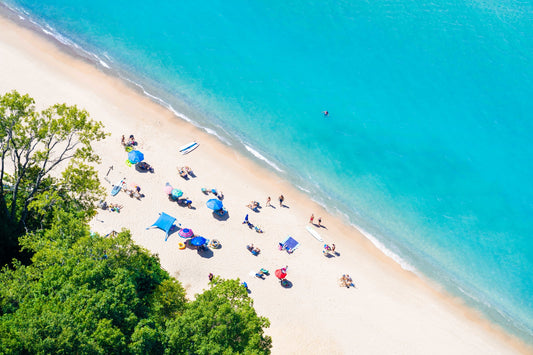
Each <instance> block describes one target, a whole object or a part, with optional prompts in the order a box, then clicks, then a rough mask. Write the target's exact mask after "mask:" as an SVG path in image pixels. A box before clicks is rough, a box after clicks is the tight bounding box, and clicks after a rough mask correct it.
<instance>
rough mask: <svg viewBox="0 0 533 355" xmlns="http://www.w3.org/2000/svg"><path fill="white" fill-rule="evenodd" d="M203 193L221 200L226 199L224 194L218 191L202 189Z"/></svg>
mask: <svg viewBox="0 0 533 355" xmlns="http://www.w3.org/2000/svg"><path fill="white" fill-rule="evenodd" d="M202 192H203V193H204V194H206V195H209V194H213V195H215V197H217V198H218V199H219V200H222V199H223V198H224V194H223V193H222V191H218V190H217V189H206V188H205V187H202Z"/></svg>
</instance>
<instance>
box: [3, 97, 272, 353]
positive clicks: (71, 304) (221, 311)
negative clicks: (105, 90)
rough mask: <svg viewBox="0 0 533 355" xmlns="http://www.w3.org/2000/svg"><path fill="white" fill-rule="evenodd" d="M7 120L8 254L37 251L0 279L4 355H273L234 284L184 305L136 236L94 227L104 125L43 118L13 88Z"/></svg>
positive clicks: (72, 115)
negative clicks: (98, 146) (95, 146)
mask: <svg viewBox="0 0 533 355" xmlns="http://www.w3.org/2000/svg"><path fill="white" fill-rule="evenodd" d="M0 125H1V128H2V129H1V130H0V153H1V160H0V164H1V171H0V228H2V229H1V230H0V231H1V235H0V241H1V245H0V250H3V251H5V250H6V248H11V250H10V253H11V254H10V253H9V252H8V253H6V254H4V255H1V257H3V258H4V260H2V261H3V263H5V262H6V261H7V260H6V257H7V256H13V250H18V248H19V247H20V248H21V250H23V251H25V252H27V255H31V259H30V260H28V262H27V263H26V262H25V263H22V262H21V261H19V260H16V259H15V260H14V261H13V263H12V264H11V265H6V266H4V268H3V269H2V270H1V272H0V354H26V353H31V354H49V353H63V354H71V353H77V354H110V353H113V354H115V353H117V354H163V353H166V354H174V353H176V354H245V353H246V354H268V353H269V352H270V348H271V338H270V337H269V336H266V335H265V334H264V331H263V328H266V327H268V326H269V321H268V320H267V319H266V318H264V317H260V316H258V315H257V313H256V312H255V310H254V308H253V300H252V299H251V298H249V297H248V294H247V292H246V290H245V289H244V288H243V287H242V286H241V285H240V283H239V281H238V280H224V279H221V278H218V277H215V278H214V279H213V281H212V283H211V284H210V286H211V288H210V289H208V290H206V291H204V292H203V293H201V294H199V295H196V298H195V300H193V301H189V300H187V298H186V293H185V290H184V288H183V287H182V285H181V283H180V282H179V281H178V280H176V279H174V278H171V277H170V276H169V274H168V273H167V272H166V271H165V270H163V269H162V268H161V265H160V263H159V258H158V257H157V255H152V254H150V253H149V252H148V251H147V250H145V249H143V248H142V247H140V246H138V245H136V244H135V243H134V242H133V241H132V239H131V235H130V232H129V231H127V230H123V231H121V232H120V233H118V234H116V235H112V236H108V237H102V236H100V235H98V234H95V233H92V232H90V230H89V226H88V221H89V219H90V217H92V216H93V215H94V213H95V208H94V202H95V199H96V198H97V197H98V195H99V194H100V192H101V187H100V183H99V181H98V178H97V175H96V173H95V170H94V168H93V167H92V166H91V165H90V164H91V163H96V162H98V161H99V159H98V156H96V155H95V154H94V152H93V150H92V147H91V143H92V142H94V141H97V140H100V139H103V138H104V137H105V133H104V132H103V130H102V125H101V123H98V122H94V121H91V120H90V119H89V115H88V113H87V112H86V111H84V110H80V109H78V108H77V107H76V106H67V105H65V104H58V105H54V106H52V107H50V108H48V109H45V110H43V111H41V112H36V111H35V107H34V101H33V99H32V98H30V97H29V96H28V95H20V94H19V93H17V92H16V91H13V92H11V93H8V94H5V95H3V96H0ZM54 169H62V170H61V174H52V171H53V170H54ZM52 175H53V176H52ZM58 176H60V177H58Z"/></svg>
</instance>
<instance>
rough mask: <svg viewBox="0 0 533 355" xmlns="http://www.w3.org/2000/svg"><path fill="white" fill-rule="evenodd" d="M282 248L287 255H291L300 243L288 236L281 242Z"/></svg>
mask: <svg viewBox="0 0 533 355" xmlns="http://www.w3.org/2000/svg"><path fill="white" fill-rule="evenodd" d="M282 246H283V249H286V250H287V253H292V252H293V251H294V250H295V249H296V248H298V246H300V243H298V241H296V240H295V239H293V238H292V237H290V236H289V237H287V239H285V240H284V241H283V242H282Z"/></svg>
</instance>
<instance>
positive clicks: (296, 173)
mask: <svg viewBox="0 0 533 355" xmlns="http://www.w3.org/2000/svg"><path fill="white" fill-rule="evenodd" d="M9 4H10V6H12V7H14V8H15V7H16V8H17V9H18V11H19V13H20V14H21V18H24V20H27V19H28V18H31V19H32V20H33V21H34V22H36V23H38V24H39V25H40V26H42V28H43V29H44V30H45V31H46V32H48V33H50V34H54V35H55V37H56V38H58V39H59V40H61V41H63V42H64V43H65V44H67V45H69V46H74V44H75V45H76V46H78V48H77V49H76V50H77V51H78V52H80V53H81V54H82V55H84V56H86V57H88V58H89V59H91V60H94V61H95V63H97V65H99V66H100V67H101V68H102V70H106V71H111V72H113V73H115V74H118V75H121V76H122V77H124V78H127V79H128V80H131V81H133V82H136V83H138V84H140V85H142V87H143V88H144V90H145V91H146V92H147V93H149V94H150V95H153V96H154V97H157V99H158V100H161V102H163V103H164V104H165V105H167V106H169V107H171V108H172V109H173V110H175V111H177V112H180V113H182V114H184V115H185V116H186V117H187V118H188V119H189V120H191V121H192V122H194V123H195V124H197V125H198V126H200V127H203V128H205V129H206V130H208V131H209V132H211V133H213V134H215V135H217V136H218V137H219V138H220V139H221V140H223V141H224V142H226V143H227V144H230V145H232V146H233V147H234V148H235V149H239V150H241V151H243V152H246V153H247V154H249V155H250V156H251V157H252V158H254V159H257V160H258V161H260V162H261V163H263V164H270V167H271V168H272V169H273V170H275V171H277V173H278V174H280V175H281V176H284V177H286V178H288V179H290V180H291V181H293V182H294V184H295V185H297V186H298V187H299V188H301V189H303V190H304V191H307V193H309V195H310V196H311V197H312V198H313V199H315V200H316V201H318V202H320V203H322V204H324V205H326V206H327V207H328V208H329V209H330V210H332V211H333V212H336V213H338V214H341V215H343V216H344V217H345V218H346V219H347V220H349V221H350V222H351V223H353V224H355V225H357V226H360V227H362V228H363V229H364V230H365V231H366V232H367V234H368V236H369V238H371V239H372V240H373V241H374V242H375V243H376V244H378V245H379V246H380V247H382V248H383V249H384V250H385V251H386V252H387V253H388V254H390V255H391V256H392V257H394V258H395V259H396V260H397V261H398V262H400V263H401V264H402V265H403V266H404V267H405V268H407V269H411V270H416V272H419V273H422V274H424V275H426V276H429V277H431V278H433V279H435V280H437V281H438V282H440V283H441V284H443V285H444V286H445V287H446V288H447V289H448V290H449V291H450V292H453V293H454V294H459V295H461V296H462V297H464V298H465V300H466V301H467V302H468V303H469V304H471V305H473V306H475V307H477V308H478V309H481V310H482V311H484V312H485V313H486V314H487V315H488V317H489V318H491V319H492V320H494V321H496V322H498V323H500V324H502V325H503V326H505V327H506V328H507V329H509V330H510V331H511V332H514V333H517V334H518V335H520V336H521V337H523V338H524V339H525V340H526V341H528V342H533V340H532V339H533V238H532V236H533V202H532V201H533V184H532V183H531V182H532V181H533V168H532V166H533V164H532V163H531V162H530V159H531V157H533V133H532V132H533V120H532V118H533V116H532V112H533V100H532V98H533V26H531V24H532V23H533V5H532V3H531V2H527V1H523V2H518V1H499V2H496V1H473V2H461V1H449V0H445V1H442V2H431V1H427V0H422V1H417V2H414V1H407V0H396V1H379V0H378V1H371V2H370V1H366V2H362V1H361V2H359V1H357V2H356V1H353V2H348V1H329V0H328V1H320V2H318V1H290V2H283V3H281V2H280V3H279V4H277V3H272V2H268V3H267V4H265V3H249V2H247V1H233V2H220V1H213V2H209V3H201V2H198V3H197V2H183V3H182V2H177V3H173V2H162V1H157V2H154V3H151V2H145V1H138V0H131V1H128V2H126V1H114V2H113V1H103V0H93V1H83V2H81V1H80V2H72V1H67V0H43V1H39V2H35V1H29V0H16V1H10V2H9ZM82 49H83V50H84V51H85V52H83V53H82V52H81V51H82ZM324 110H328V111H329V113H330V114H329V116H328V117H324V116H323V115H322V113H321V112H322V111H324ZM254 156H255V157H254ZM326 223H327V221H326Z"/></svg>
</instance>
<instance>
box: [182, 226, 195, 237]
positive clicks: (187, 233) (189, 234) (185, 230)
mask: <svg viewBox="0 0 533 355" xmlns="http://www.w3.org/2000/svg"><path fill="white" fill-rule="evenodd" d="M178 235H179V236H180V237H182V238H191V237H192V236H194V232H193V231H192V229H189V228H183V229H180V231H179V232H178Z"/></svg>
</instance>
